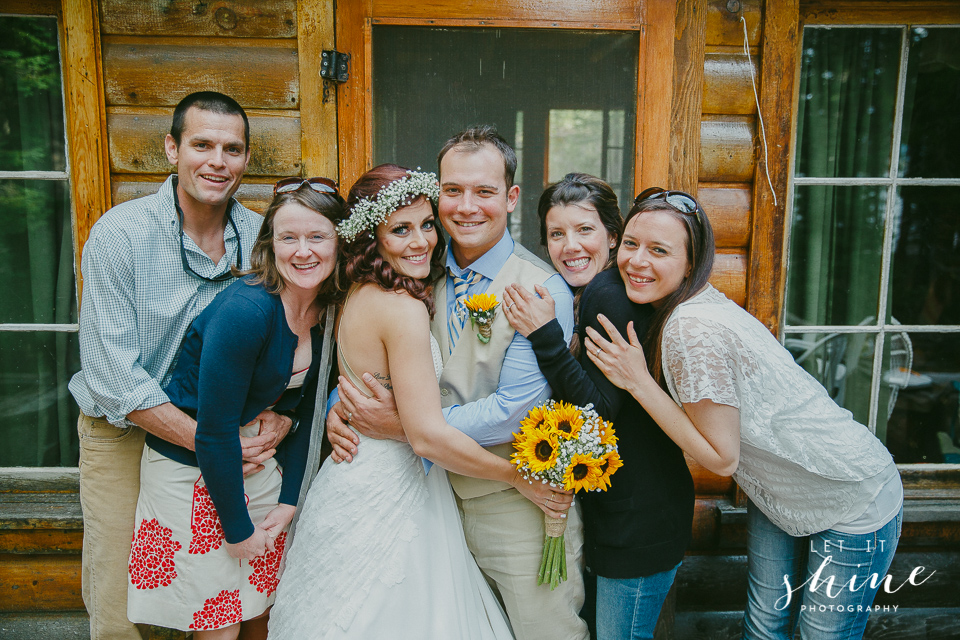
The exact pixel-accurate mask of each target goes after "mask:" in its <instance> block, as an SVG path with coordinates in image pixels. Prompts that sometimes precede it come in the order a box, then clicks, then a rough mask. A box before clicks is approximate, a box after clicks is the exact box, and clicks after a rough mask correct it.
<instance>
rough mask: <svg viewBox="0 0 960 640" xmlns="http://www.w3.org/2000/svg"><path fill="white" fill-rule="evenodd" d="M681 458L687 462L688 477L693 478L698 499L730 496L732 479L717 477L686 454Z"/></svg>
mask: <svg viewBox="0 0 960 640" xmlns="http://www.w3.org/2000/svg"><path fill="white" fill-rule="evenodd" d="M683 456H684V458H686V460H687V467H688V468H689V469H690V475H691V476H693V486H694V488H695V489H696V492H697V496H698V497H702V496H729V495H730V494H731V492H732V491H733V487H734V485H735V483H734V481H733V478H731V477H729V476H727V477H724V476H718V475H717V474H715V473H713V472H712V471H709V470H708V469H707V468H706V467H703V466H701V465H700V463H699V462H697V461H696V460H694V459H693V458H691V457H690V456H689V455H687V454H686V453H684V454H683Z"/></svg>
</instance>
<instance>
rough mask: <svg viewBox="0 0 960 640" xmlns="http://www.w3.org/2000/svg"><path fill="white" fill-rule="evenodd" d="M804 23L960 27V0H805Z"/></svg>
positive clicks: (801, 8) (802, 5)
mask: <svg viewBox="0 0 960 640" xmlns="http://www.w3.org/2000/svg"><path fill="white" fill-rule="evenodd" d="M800 22H801V24H805V25H806V24H839V25H848V24H871V25H872V24H876V25H881V24H911V23H913V24H916V23H920V24H957V23H958V22H960V5H958V4H957V2H956V0H923V1H921V2H903V1H902V0H869V1H866V2H865V1H864V0H828V1H824V0H804V2H803V4H801V5H800Z"/></svg>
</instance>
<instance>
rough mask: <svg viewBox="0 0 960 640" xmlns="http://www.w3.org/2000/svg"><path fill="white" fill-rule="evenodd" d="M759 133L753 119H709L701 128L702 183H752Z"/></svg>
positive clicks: (733, 117) (742, 117)
mask: <svg viewBox="0 0 960 640" xmlns="http://www.w3.org/2000/svg"><path fill="white" fill-rule="evenodd" d="M755 133H756V121H755V119H754V118H752V117H751V116H724V115H709V116H708V115H705V116H704V117H703V122H702V123H701V125H700V180H701V181H702V182H752V181H753V174H754V168H755V164H756V163H755V161H754V146H753V141H754V134H755ZM767 135H768V137H769V131H768V132H767Z"/></svg>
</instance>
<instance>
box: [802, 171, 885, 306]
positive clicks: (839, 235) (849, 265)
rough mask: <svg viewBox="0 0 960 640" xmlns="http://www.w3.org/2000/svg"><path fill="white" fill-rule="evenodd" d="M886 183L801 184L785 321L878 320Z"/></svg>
mask: <svg viewBox="0 0 960 640" xmlns="http://www.w3.org/2000/svg"><path fill="white" fill-rule="evenodd" d="M886 194H887V190H886V187H874V186H870V187H837V186H799V187H797V189H796V192H795V196H794V203H793V219H792V223H791V228H790V266H789V269H788V270H787V291H786V300H787V304H786V321H787V324H807V325H810V324H816V325H825V324H829V325H859V324H868V325H869V324H876V318H877V305H878V304H879V290H880V262H881V254H882V252H883V251H882V250H883V218H884V213H885V210H886Z"/></svg>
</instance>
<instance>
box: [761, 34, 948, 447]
mask: <svg viewBox="0 0 960 640" xmlns="http://www.w3.org/2000/svg"><path fill="white" fill-rule="evenodd" d="M918 27H919V28H923V29H944V28H947V29H949V28H953V29H958V28H960V24H956V25H947V24H919V23H916V24H915V23H909V22H901V23H889V24H850V25H838V24H817V23H807V24H804V25H802V33H801V39H800V43H801V47H802V46H803V45H802V43H803V35H804V34H805V32H806V30H807V29H808V28H810V29H825V28H829V29H876V28H887V29H889V28H899V29H901V30H902V31H901V34H900V69H899V76H898V78H897V99H896V103H895V104H896V107H895V109H896V110H895V114H894V127H893V141H892V153H891V158H890V170H889V172H888V175H887V176H886V177H878V178H814V177H801V176H797V175H795V174H796V164H795V161H793V159H792V160H791V164H792V168H791V171H790V180H789V183H788V190H787V192H788V194H789V198H788V202H787V210H788V214H787V223H786V229H785V231H786V233H785V247H786V264H787V268H788V269H789V265H790V258H791V256H790V235H791V234H792V230H793V214H794V210H793V200H794V193H795V189H794V187H797V186H806V185H817V186H856V187H861V186H880V187H886V188H887V199H886V211H885V214H884V235H883V255H882V257H881V263H880V292H879V300H878V304H877V309H878V311H879V310H882V309H886V308H887V299H888V296H889V281H890V262H891V253H892V248H893V234H894V229H895V228H896V226H897V225H896V223H897V218H898V217H899V215H900V211H899V208H898V207H897V206H896V204H897V203H898V202H899V200H898V198H897V193H898V189H899V188H900V187H903V186H950V187H960V178H902V177H900V176H899V170H900V138H901V133H902V125H903V102H904V95H905V93H906V84H907V64H908V62H909V59H910V38H909V35H910V30H911V29H913V28H918ZM798 64H799V63H798ZM781 317H782V318H784V322H783V324H782V326H781V330H780V340H781V342H785V341H786V338H787V337H788V336H791V335H797V334H817V333H820V334H825V333H833V334H867V335H874V350H873V369H872V378H871V382H870V415H869V421H868V424H867V425H866V426H867V427H868V428H869V429H870V432H871V433H876V431H877V413H878V409H879V406H878V405H879V401H880V384H881V381H882V377H883V376H882V369H883V347H884V342H885V341H886V336H887V334H888V333H908V334H910V333H936V334H958V333H960V325H913V324H893V323H888V322H887V320H886V317H885V314H882V313H878V317H877V322H876V323H875V324H871V325H794V324H788V323H787V315H786V299H785V298H784V301H783V308H782V309H781ZM937 466H941V465H937ZM958 466H960V465H958Z"/></svg>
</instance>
